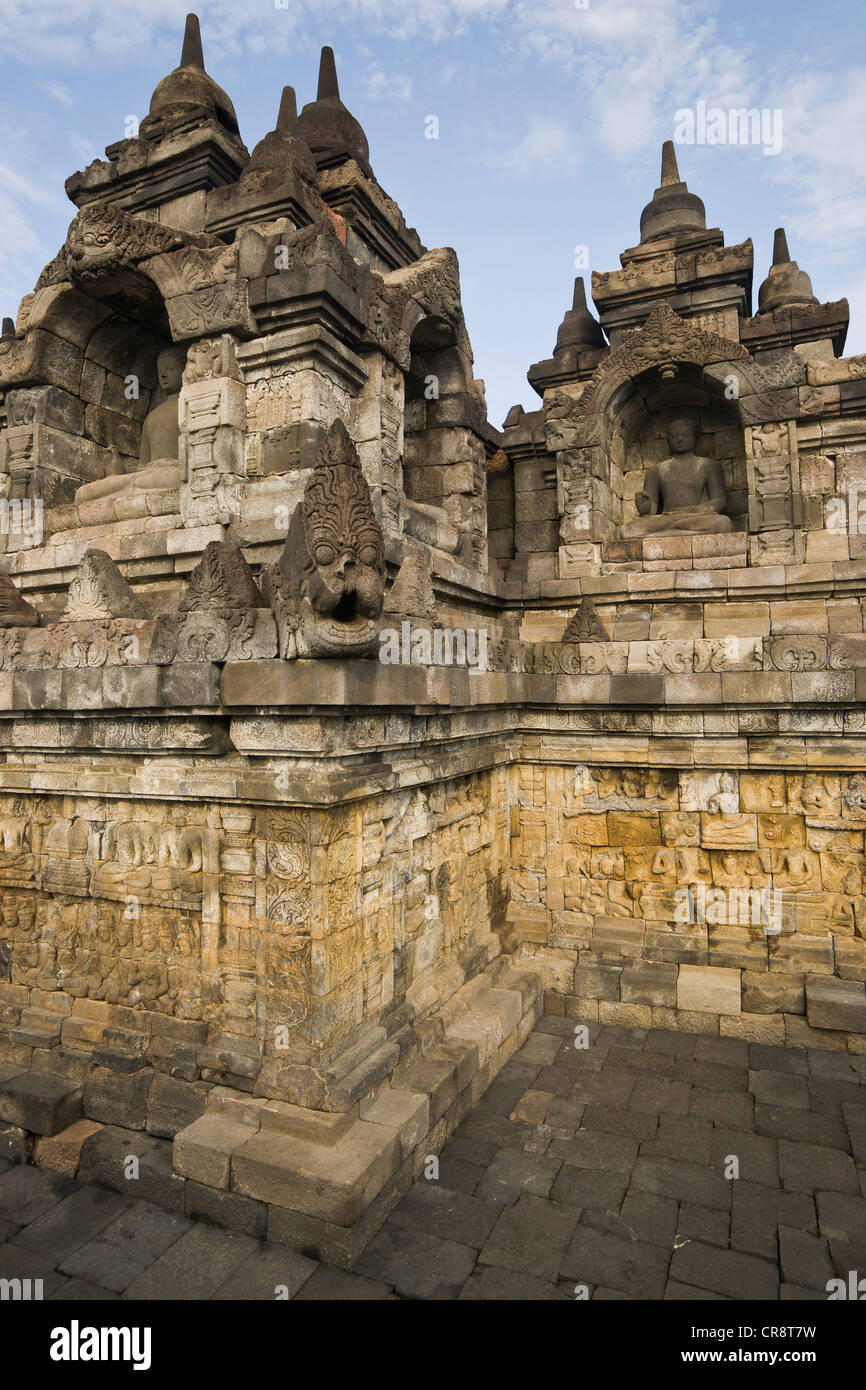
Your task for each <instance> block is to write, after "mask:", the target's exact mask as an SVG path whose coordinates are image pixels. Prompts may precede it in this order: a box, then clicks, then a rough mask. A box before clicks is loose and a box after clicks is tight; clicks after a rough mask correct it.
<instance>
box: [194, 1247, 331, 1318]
mask: <svg viewBox="0 0 866 1390" xmlns="http://www.w3.org/2000/svg"><path fill="white" fill-rule="evenodd" d="M317 1268H318V1262H317V1261H316V1260H310V1259H308V1258H307V1256H306V1255H299V1254H297V1252H296V1251H294V1250H290V1249H289V1248H288V1246H285V1245H267V1244H265V1243H264V1242H262V1243H260V1244H259V1246H258V1248H257V1249H256V1250H253V1251H252V1252H251V1254H250V1255H249V1256H248V1257H247V1259H245V1260H244V1262H243V1264H241V1265H238V1267H237V1269H235V1270H234V1271H233V1272H232V1273H231V1274H230V1275H229V1277H228V1279H226V1281H225V1283H224V1284H220V1286H219V1288H218V1289H217V1291H216V1293H214V1294H213V1295H212V1298H214V1299H215V1300H216V1301H217V1302H226V1301H229V1300H231V1301H233V1302H238V1303H239V1302H247V1303H249V1302H252V1301H254V1300H256V1301H259V1302H261V1301H262V1300H270V1301H271V1302H273V1301H274V1300H275V1299H276V1298H277V1291H278V1290H279V1294H280V1298H281V1299H285V1298H286V1296H288V1297H289V1298H294V1297H295V1296H296V1294H298V1293H299V1292H300V1290H301V1289H302V1288H303V1286H304V1284H305V1283H306V1282H307V1280H308V1279H309V1278H310V1276H311V1275H312V1274H314V1273H315V1271H316V1269H317Z"/></svg>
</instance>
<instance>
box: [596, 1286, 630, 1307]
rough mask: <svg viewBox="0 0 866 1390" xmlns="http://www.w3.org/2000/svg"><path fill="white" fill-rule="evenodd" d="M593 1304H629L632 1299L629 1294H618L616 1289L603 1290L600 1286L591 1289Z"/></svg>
mask: <svg viewBox="0 0 866 1390" xmlns="http://www.w3.org/2000/svg"><path fill="white" fill-rule="evenodd" d="M591 1301H592V1302H593V1303H631V1302H633V1299H632V1297H631V1295H630V1294H627V1293H619V1292H618V1290H617V1289H605V1288H603V1287H601V1286H599V1287H598V1288H595V1289H593V1292H592V1300H591Z"/></svg>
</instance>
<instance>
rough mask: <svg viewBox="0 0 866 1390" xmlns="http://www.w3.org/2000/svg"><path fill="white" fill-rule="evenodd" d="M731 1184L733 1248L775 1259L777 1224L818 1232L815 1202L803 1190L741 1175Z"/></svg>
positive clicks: (813, 1232) (776, 1253) (776, 1252)
mask: <svg viewBox="0 0 866 1390" xmlns="http://www.w3.org/2000/svg"><path fill="white" fill-rule="evenodd" d="M731 1186H732V1188H733V1192H732V1201H731V1245H732V1247H733V1248H734V1249H735V1250H742V1251H743V1252H744V1253H745V1254H750V1255H763V1256H765V1257H766V1258H767V1259H772V1260H774V1259H776V1257H777V1255H778V1228H779V1226H780V1225H786V1226H796V1227H797V1229H798V1230H801V1231H806V1232H809V1233H810V1234H812V1235H815V1234H817V1230H818V1223H817V1216H816V1214H815V1203H814V1201H813V1200H812V1198H811V1197H809V1196H807V1195H806V1194H805V1193H802V1192H782V1191H781V1190H779V1189H773V1188H770V1187H761V1186H759V1185H758V1184H757V1183H751V1182H744V1181H743V1179H742V1178H740V1179H738V1180H737V1181H736V1182H733V1183H732V1184H731Z"/></svg>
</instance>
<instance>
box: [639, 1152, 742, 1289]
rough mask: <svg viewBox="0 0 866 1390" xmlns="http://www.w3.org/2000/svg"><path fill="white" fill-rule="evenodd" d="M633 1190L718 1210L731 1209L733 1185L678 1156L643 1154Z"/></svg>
mask: <svg viewBox="0 0 866 1390" xmlns="http://www.w3.org/2000/svg"><path fill="white" fill-rule="evenodd" d="M629 1191H634V1192H654V1193H656V1194H657V1195H658V1196H661V1197H673V1198H674V1199H675V1201H678V1202H696V1203H697V1204H698V1205H699V1206H705V1207H712V1208H713V1209H714V1210H717V1211H729V1210H730V1205H731V1184H730V1182H727V1181H726V1180H725V1178H723V1177H722V1175H721V1174H720V1173H716V1172H714V1171H713V1170H711V1169H709V1168H704V1167H701V1165H700V1164H697V1163H683V1162H682V1161H681V1160H680V1159H675V1158H643V1157H639V1158H638V1160H637V1162H636V1164H635V1166H634V1171H633V1173H632V1178H631V1184H630V1188H629ZM686 1282H688V1281H686Z"/></svg>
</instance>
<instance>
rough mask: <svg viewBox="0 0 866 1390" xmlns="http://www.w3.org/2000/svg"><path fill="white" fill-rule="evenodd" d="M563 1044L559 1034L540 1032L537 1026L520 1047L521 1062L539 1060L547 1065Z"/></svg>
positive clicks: (543, 1064) (541, 1063)
mask: <svg viewBox="0 0 866 1390" xmlns="http://www.w3.org/2000/svg"><path fill="white" fill-rule="evenodd" d="M561 1046H562V1038H561V1037H560V1036H559V1035H557V1034H550V1033H539V1031H538V1029H537V1028H536V1029H535V1030H534V1031H533V1032H532V1033H530V1035H529V1037H528V1038H527V1039H526V1042H525V1043H524V1044H523V1046H522V1048H521V1049H520V1053H519V1057H520V1060H521V1062H538V1063H539V1064H540V1065H542V1066H546V1065H548V1064H549V1063H550V1062H552V1061H553V1060H554V1059H555V1057H556V1054H557V1053H558V1052H559V1050H560V1048H561ZM500 1075H501V1073H500Z"/></svg>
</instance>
